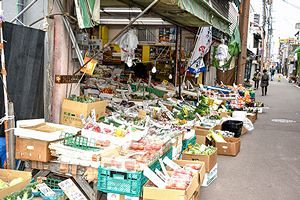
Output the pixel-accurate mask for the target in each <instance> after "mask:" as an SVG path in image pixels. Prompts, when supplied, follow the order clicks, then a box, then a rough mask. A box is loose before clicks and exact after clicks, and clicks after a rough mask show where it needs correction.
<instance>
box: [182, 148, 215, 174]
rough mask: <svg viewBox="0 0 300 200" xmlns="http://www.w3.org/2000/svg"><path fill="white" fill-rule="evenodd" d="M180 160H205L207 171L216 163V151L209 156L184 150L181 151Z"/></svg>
mask: <svg viewBox="0 0 300 200" xmlns="http://www.w3.org/2000/svg"><path fill="white" fill-rule="evenodd" d="M182 160H199V161H202V162H205V171H206V172H209V171H210V170H211V169H212V168H213V167H214V166H215V165H216V163H217V151H215V152H214V153H213V154H211V155H209V156H207V155H196V154H189V153H186V151H184V152H182Z"/></svg>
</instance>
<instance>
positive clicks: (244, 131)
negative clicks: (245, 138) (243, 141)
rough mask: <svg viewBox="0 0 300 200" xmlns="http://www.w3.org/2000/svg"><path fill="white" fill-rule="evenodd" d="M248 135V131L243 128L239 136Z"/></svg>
mask: <svg viewBox="0 0 300 200" xmlns="http://www.w3.org/2000/svg"><path fill="white" fill-rule="evenodd" d="M246 133H248V130H247V129H246V128H245V127H244V126H243V128H242V133H241V135H245V134H246Z"/></svg>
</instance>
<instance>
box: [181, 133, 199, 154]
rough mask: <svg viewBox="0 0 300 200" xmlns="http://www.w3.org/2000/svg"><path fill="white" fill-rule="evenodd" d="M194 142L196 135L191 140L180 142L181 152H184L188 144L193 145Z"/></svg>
mask: <svg viewBox="0 0 300 200" xmlns="http://www.w3.org/2000/svg"><path fill="white" fill-rule="evenodd" d="M196 140H197V138H196V135H195V136H194V137H192V138H191V139H187V140H183V141H182V151H184V150H185V149H186V148H187V147H188V145H189V144H191V145H195V144H196Z"/></svg>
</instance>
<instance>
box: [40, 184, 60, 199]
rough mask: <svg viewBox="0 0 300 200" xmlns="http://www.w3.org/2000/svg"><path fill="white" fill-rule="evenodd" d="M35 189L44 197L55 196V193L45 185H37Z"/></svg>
mask: <svg viewBox="0 0 300 200" xmlns="http://www.w3.org/2000/svg"><path fill="white" fill-rule="evenodd" d="M37 188H38V189H39V191H41V193H42V194H43V195H45V196H55V195H56V193H55V192H54V191H53V190H52V189H51V188H49V187H48V185H46V184H45V183H41V184H38V185H37Z"/></svg>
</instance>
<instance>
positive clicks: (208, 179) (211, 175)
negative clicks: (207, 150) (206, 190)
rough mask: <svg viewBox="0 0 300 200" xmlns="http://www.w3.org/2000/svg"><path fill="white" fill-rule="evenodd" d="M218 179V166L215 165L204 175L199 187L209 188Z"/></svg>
mask: <svg viewBox="0 0 300 200" xmlns="http://www.w3.org/2000/svg"><path fill="white" fill-rule="evenodd" d="M217 177H218V164H216V165H215V166H214V167H213V168H212V169H211V171H210V172H208V173H205V175H204V180H203V183H202V185H201V186H203V187H207V186H209V185H210V184H211V183H212V182H213V181H214V180H216V178H217Z"/></svg>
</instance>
